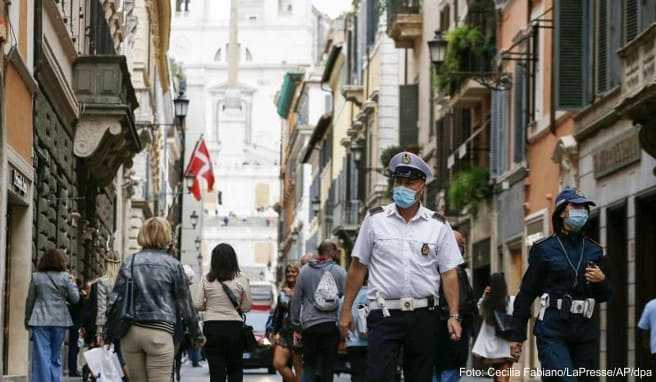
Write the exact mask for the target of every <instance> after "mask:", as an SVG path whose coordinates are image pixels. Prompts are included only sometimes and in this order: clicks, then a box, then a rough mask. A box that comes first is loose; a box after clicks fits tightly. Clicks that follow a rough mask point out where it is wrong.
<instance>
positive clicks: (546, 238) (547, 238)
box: [531, 235, 554, 247]
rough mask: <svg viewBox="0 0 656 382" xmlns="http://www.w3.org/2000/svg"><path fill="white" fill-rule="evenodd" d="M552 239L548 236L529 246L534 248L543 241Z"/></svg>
mask: <svg viewBox="0 0 656 382" xmlns="http://www.w3.org/2000/svg"><path fill="white" fill-rule="evenodd" d="M552 237H554V235H549V236H547V237H543V238H542V239H539V240H536V241H534V242H533V244H532V245H531V246H532V247H533V246H535V245H538V244H541V243H543V242H545V241H547V240H549V239H551V238H552Z"/></svg>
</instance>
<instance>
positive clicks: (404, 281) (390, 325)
mask: <svg viewBox="0 0 656 382" xmlns="http://www.w3.org/2000/svg"><path fill="white" fill-rule="evenodd" d="M388 172H389V174H390V175H391V176H392V177H393V179H394V189H393V195H392V198H393V199H394V203H393V204H389V205H387V206H385V207H377V208H373V209H371V210H369V213H368V214H367V216H366V217H365V219H364V221H363V222H362V225H361V227H360V232H359V234H358V237H357V240H356V242H355V246H354V248H353V251H352V255H351V256H352V257H353V261H352V263H351V267H350V269H349V275H348V281H347V287H346V298H345V299H344V305H343V306H342V315H341V320H340V328H341V330H342V334H343V335H346V333H347V332H348V330H349V329H350V328H351V327H352V322H353V321H352V317H351V315H350V314H348V313H349V312H351V309H352V308H353V301H354V299H355V296H356V294H357V292H358V290H359V289H360V287H361V286H362V282H363V280H364V278H365V275H366V274H367V271H368V272H369V288H368V297H369V316H368V318H367V327H368V333H369V335H368V340H369V349H376V351H370V352H368V355H367V360H368V362H367V364H368V366H367V367H368V369H367V376H368V377H367V379H368V380H369V381H384V382H387V381H392V380H394V375H395V371H396V370H395V369H396V365H397V363H396V359H397V358H398V356H399V354H400V351H401V349H402V350H403V369H404V376H405V379H406V380H408V381H413V382H429V381H431V379H432V377H433V364H434V360H435V348H436V347H437V344H436V340H437V338H436V333H437V320H436V312H435V309H436V308H437V305H438V296H439V286H440V279H442V285H443V289H444V295H445V296H446V300H447V302H448V305H449V318H448V322H447V325H448V329H449V334H450V339H451V340H452V341H457V340H459V339H460V336H461V327H460V319H461V318H460V314H459V307H458V298H459V297H458V273H457V270H456V267H457V266H458V265H459V264H461V263H462V262H463V261H462V256H461V255H460V250H459V249H458V244H457V243H456V241H455V238H454V236H453V231H452V230H451V227H450V226H449V224H448V223H447V222H446V220H445V218H444V217H443V216H441V215H440V214H437V213H435V212H433V211H431V210H429V209H428V208H426V207H424V206H422V205H421V202H420V200H421V199H422V197H423V194H424V192H425V190H426V180H427V179H428V178H430V177H431V176H432V172H431V169H430V166H428V165H427V164H426V162H424V161H423V159H421V158H420V157H418V156H417V155H415V154H412V153H409V152H402V153H399V154H397V155H395V156H394V157H392V159H391V160H390V164H389V168H388Z"/></svg>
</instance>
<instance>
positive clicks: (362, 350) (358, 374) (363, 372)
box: [346, 279, 369, 382]
mask: <svg viewBox="0 0 656 382" xmlns="http://www.w3.org/2000/svg"><path fill="white" fill-rule="evenodd" d="M368 311H369V298H368V297H367V281H366V279H365V281H364V283H363V285H362V288H360V290H359V291H358V294H357V295H356V296H355V300H354V301H353V308H352V309H351V317H352V320H353V323H354V324H353V329H352V330H349V332H348V334H347V336H346V353H347V356H348V360H349V364H350V365H351V382H365V381H366V380H367V346H368V342H367V313H368Z"/></svg>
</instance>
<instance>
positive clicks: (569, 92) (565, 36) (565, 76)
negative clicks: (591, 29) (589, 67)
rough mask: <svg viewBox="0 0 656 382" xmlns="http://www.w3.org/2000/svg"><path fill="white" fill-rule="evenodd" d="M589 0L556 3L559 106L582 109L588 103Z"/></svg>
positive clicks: (557, 105) (557, 94) (561, 0)
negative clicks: (586, 18)
mask: <svg viewBox="0 0 656 382" xmlns="http://www.w3.org/2000/svg"><path fill="white" fill-rule="evenodd" d="M584 5H585V0H555V4H554V7H555V27H556V29H555V33H556V41H555V43H556V52H555V53H556V60H555V61H556V68H555V75H556V107H557V108H558V109H565V110H570V109H579V108H581V107H583V106H584V104H585V102H586V93H587V92H586V81H585V78H584V72H585V62H586V59H585V56H586V47H587V46H586V45H585V37H586V36H585V25H586V23H585V17H584V16H585V12H584Z"/></svg>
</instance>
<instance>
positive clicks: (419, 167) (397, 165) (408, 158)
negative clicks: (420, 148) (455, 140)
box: [389, 151, 433, 180]
mask: <svg viewBox="0 0 656 382" xmlns="http://www.w3.org/2000/svg"><path fill="white" fill-rule="evenodd" d="M389 172H390V175H391V176H393V177H395V178H397V177H398V178H410V179H424V180H425V179H429V178H430V177H432V176H433V172H432V171H431V168H430V166H429V165H428V164H426V162H424V160H423V159H421V158H420V157H419V156H417V155H415V154H413V153H410V152H407V151H404V152H401V153H398V154H396V155H394V156H393V157H392V159H391V160H390V163H389Z"/></svg>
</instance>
